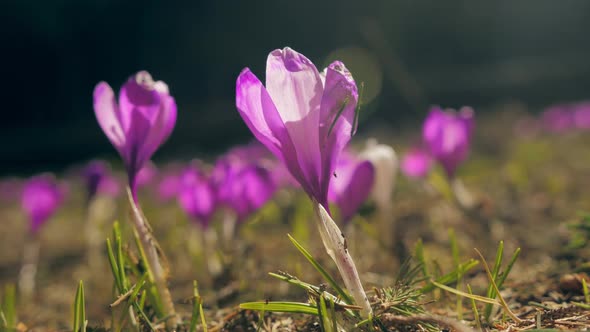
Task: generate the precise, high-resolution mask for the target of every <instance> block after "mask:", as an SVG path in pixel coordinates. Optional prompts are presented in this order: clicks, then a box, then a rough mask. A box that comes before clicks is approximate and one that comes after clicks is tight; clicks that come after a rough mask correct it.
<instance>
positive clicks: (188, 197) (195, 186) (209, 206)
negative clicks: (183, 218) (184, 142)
mask: <svg viewBox="0 0 590 332" xmlns="http://www.w3.org/2000/svg"><path fill="white" fill-rule="evenodd" d="M179 180H180V187H179V191H178V203H179V204H180V207H181V208H182V209H183V210H184V212H186V214H187V215H189V217H191V218H192V219H193V220H194V221H195V222H197V223H199V225H201V227H202V228H207V227H209V223H210V222H211V219H212V217H213V213H215V209H216V207H217V202H216V197H215V189H214V186H213V184H212V183H211V181H210V179H209V178H208V177H207V176H205V174H203V173H202V172H201V171H200V170H199V169H198V168H197V167H195V166H192V165H191V166H189V167H188V168H187V169H186V170H185V171H184V172H183V173H182V174H181V176H180V178H179Z"/></svg>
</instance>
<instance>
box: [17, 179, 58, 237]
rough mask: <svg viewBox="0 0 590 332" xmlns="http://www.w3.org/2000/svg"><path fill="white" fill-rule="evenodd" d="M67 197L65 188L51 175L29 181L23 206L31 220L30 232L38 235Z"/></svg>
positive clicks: (23, 197)
mask: <svg viewBox="0 0 590 332" xmlns="http://www.w3.org/2000/svg"><path fill="white" fill-rule="evenodd" d="M64 196H65V190H64V188H60V186H59V185H58V184H57V182H56V181H55V178H54V177H53V176H52V175H50V174H42V175H38V176H35V177H32V178H31V179H29V180H28V181H27V182H26V183H25V185H24V188H23V192H22V195H21V205H22V208H23V210H24V211H25V213H26V214H27V216H28V218H29V231H30V232H31V233H37V232H38V231H39V229H40V227H41V226H42V225H43V224H44V223H45V222H46V221H47V219H49V218H50V217H51V216H52V215H53V214H54V213H55V211H56V210H57V208H58V207H59V206H60V205H61V203H62V201H63V199H64Z"/></svg>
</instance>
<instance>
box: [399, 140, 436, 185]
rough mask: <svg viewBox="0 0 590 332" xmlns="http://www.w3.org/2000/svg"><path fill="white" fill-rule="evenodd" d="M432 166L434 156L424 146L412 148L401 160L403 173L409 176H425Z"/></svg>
mask: <svg viewBox="0 0 590 332" xmlns="http://www.w3.org/2000/svg"><path fill="white" fill-rule="evenodd" d="M431 168H432V157H431V156H430V154H429V153H428V151H426V150H424V149H422V148H410V150H408V151H407V152H406V153H405V154H404V156H403V158H402V162H401V171H402V173H403V174H404V175H405V176H407V177H409V178H418V179H423V178H425V177H426V176H427V175H428V173H429V172H430V169H431Z"/></svg>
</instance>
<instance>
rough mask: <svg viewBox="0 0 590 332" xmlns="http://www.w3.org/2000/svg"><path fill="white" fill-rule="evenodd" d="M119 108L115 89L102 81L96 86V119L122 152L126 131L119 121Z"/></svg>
mask: <svg viewBox="0 0 590 332" xmlns="http://www.w3.org/2000/svg"><path fill="white" fill-rule="evenodd" d="M118 112H119V108H118V106H117V103H116V102H115V94H114V92H113V89H111V87H110V86H109V85H108V84H107V83H106V82H100V83H98V85H97V86H96V88H94V114H95V115H96V120H97V121H98V124H99V125H100V127H101V128H102V131H103V132H104V133H105V135H107V138H108V139H109V141H111V143H112V144H113V146H114V147H115V148H116V149H117V151H119V153H122V151H123V146H124V145H125V141H126V140H125V131H124V130H123V127H122V125H121V122H120V121H119V117H118V115H117V114H118Z"/></svg>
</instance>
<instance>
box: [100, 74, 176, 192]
mask: <svg viewBox="0 0 590 332" xmlns="http://www.w3.org/2000/svg"><path fill="white" fill-rule="evenodd" d="M94 113H95V115H96V119H97V120H98V123H99V125H100V127H101V128H102V130H103V131H104V133H105V135H106V136H107V138H108V139H109V140H110V141H111V143H112V144H113V146H114V147H115V149H117V151H118V152H119V154H120V155H121V158H122V159H123V162H124V164H125V169H126V170H127V177H128V181H129V187H130V188H131V192H132V193H133V195H134V197H135V195H136V186H137V176H138V175H137V174H138V172H139V171H140V170H141V169H142V167H143V166H144V165H145V163H146V162H147V161H148V160H150V158H151V157H152V155H153V154H154V152H156V150H157V149H158V148H159V147H160V145H162V143H164V141H165V140H166V139H167V138H168V136H170V134H171V133H172V129H173V128H174V124H175V123H176V102H175V101H174V98H173V97H172V96H170V94H169V92H168V86H167V85H166V84H165V83H164V82H162V81H154V80H153V79H152V77H151V75H150V74H149V73H148V72H146V71H140V72H138V73H137V74H135V75H133V76H131V77H130V78H129V79H128V80H127V82H126V83H125V84H124V85H123V86H122V87H121V90H120V92H119V100H118V102H117V101H116V99H115V94H114V92H113V90H112V89H111V87H110V86H109V85H108V84H107V83H106V82H100V83H99V84H98V85H97V86H96V88H95V89H94Z"/></svg>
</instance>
